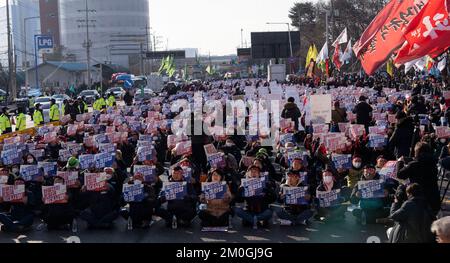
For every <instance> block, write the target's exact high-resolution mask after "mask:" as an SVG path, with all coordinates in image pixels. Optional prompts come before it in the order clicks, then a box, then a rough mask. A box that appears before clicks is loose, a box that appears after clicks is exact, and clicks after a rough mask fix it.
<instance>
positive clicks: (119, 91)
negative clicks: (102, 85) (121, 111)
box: [105, 87, 125, 100]
mask: <svg viewBox="0 0 450 263" xmlns="http://www.w3.org/2000/svg"><path fill="white" fill-rule="evenodd" d="M111 92H112V93H113V94H114V98H116V99H117V100H122V99H123V96H124V95H125V90H124V89H123V88H121V87H113V88H109V89H107V90H106V93H105V94H106V95H108V96H109V94H110V93H111Z"/></svg>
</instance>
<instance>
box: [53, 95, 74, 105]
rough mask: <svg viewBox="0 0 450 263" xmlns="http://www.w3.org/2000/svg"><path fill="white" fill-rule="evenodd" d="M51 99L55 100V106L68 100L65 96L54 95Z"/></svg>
mask: <svg viewBox="0 0 450 263" xmlns="http://www.w3.org/2000/svg"><path fill="white" fill-rule="evenodd" d="M52 99H55V101H56V103H57V104H60V103H63V102H64V100H70V97H69V96H67V95H66V94H55V95H53V96H52Z"/></svg>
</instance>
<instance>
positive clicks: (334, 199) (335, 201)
mask: <svg viewBox="0 0 450 263" xmlns="http://www.w3.org/2000/svg"><path fill="white" fill-rule="evenodd" d="M316 197H317V199H319V206H320V207H322V208H326V207H334V206H338V205H340V204H341V198H340V197H341V190H340V189H335V190H331V191H329V192H322V191H316Z"/></svg>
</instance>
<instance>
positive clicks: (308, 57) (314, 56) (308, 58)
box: [305, 45, 319, 68]
mask: <svg viewBox="0 0 450 263" xmlns="http://www.w3.org/2000/svg"><path fill="white" fill-rule="evenodd" d="M318 54H319V52H317V48H316V45H312V46H310V47H309V50H308V54H307V55H306V64H305V68H307V67H308V66H309V64H310V63H311V59H312V60H314V61H316V59H317V55H318Z"/></svg>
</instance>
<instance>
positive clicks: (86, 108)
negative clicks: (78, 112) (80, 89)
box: [83, 101, 89, 113]
mask: <svg viewBox="0 0 450 263" xmlns="http://www.w3.org/2000/svg"><path fill="white" fill-rule="evenodd" d="M83 111H84V112H85V113H86V112H89V108H88V105H87V103H86V102H84V101H83Z"/></svg>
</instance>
